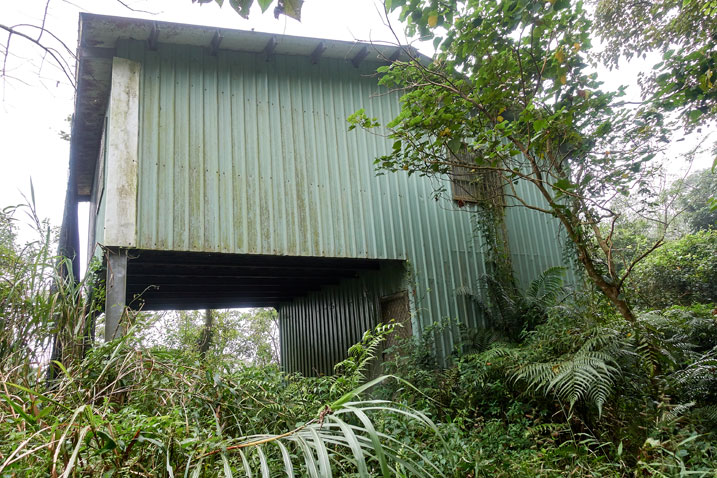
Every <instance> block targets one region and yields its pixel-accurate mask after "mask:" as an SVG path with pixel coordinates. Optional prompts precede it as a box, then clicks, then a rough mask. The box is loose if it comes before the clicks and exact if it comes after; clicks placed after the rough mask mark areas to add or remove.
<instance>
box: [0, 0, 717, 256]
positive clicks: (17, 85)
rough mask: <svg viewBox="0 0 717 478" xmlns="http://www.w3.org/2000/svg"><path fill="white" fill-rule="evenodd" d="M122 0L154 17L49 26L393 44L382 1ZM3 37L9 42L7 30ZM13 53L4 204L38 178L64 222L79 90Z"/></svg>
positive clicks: (66, 14)
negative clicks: (207, 30)
mask: <svg viewBox="0 0 717 478" xmlns="http://www.w3.org/2000/svg"><path fill="white" fill-rule="evenodd" d="M123 1H124V3H126V4H128V5H129V6H131V7H132V8H135V9H137V10H144V11H146V12H152V13H153V14H152V13H146V12H139V11H131V10H129V9H127V8H126V7H124V6H122V4H121V3H120V2H119V1H118V0H72V1H70V0H50V2H49V11H48V16H47V24H46V28H47V30H48V31H51V32H53V33H55V34H56V35H57V36H58V37H60V38H61V39H62V40H63V41H64V42H65V44H66V45H67V46H68V47H69V48H70V49H71V50H72V51H74V50H75V48H76V44H77V23H78V13H79V12H80V11H86V12H92V13H101V14H109V15H119V16H134V17H143V18H154V19H158V20H163V21H176V22H182V23H195V24H205V25H213V26H219V27H224V28H238V29H252V28H253V29H256V30H258V31H267V32H274V33H280V34H281V33H286V34H291V35H300V36H311V37H322V38H332V39H343V40H372V41H393V37H392V34H391V33H390V31H389V30H388V28H387V27H386V26H385V25H384V24H383V21H382V18H381V15H380V13H379V11H380V10H381V9H382V7H381V2H380V1H379V0H306V2H305V4H304V8H303V12H302V22H301V23H299V22H296V21H294V20H292V19H288V18H286V17H283V16H282V17H280V18H279V20H276V19H274V16H273V15H272V14H271V11H268V12H267V13H265V14H263V15H262V14H261V13H260V11H259V10H258V8H256V11H254V12H252V15H251V16H250V19H249V20H245V19H243V18H241V17H240V16H239V15H237V14H235V13H234V11H233V10H231V9H230V8H229V7H228V5H227V6H225V7H224V8H223V9H220V8H219V7H218V6H217V5H215V4H214V3H212V4H207V5H202V6H199V5H198V4H192V3H191V1H190V0H123ZM226 3H229V2H226ZM47 4H48V2H47V0H21V1H8V0H0V23H2V24H5V25H17V24H32V25H39V24H40V23H41V21H42V18H43V12H44V10H45V7H46V5H47ZM26 31H27V32H28V33H31V32H32V30H26ZM1 38H2V40H1V41H2V42H3V43H4V42H5V38H4V35H3V36H2V37H1ZM43 38H44V39H48V37H47V35H45V36H44V37H43ZM56 45H57V44H53V46H56ZM2 48H3V49H4V45H3V47H2ZM10 52H11V56H10V57H9V58H8V61H7V64H6V76H7V78H6V79H5V80H4V81H3V80H0V207H5V206H8V205H12V204H18V203H21V202H23V199H22V193H25V194H26V195H28V196H29V191H30V178H32V181H33V183H34V187H35V195H36V199H37V209H38V214H39V216H40V217H43V218H49V219H50V221H51V223H52V225H53V226H59V225H60V223H61V220H62V208H63V201H64V195H65V186H66V177H67V167H68V158H69V143H68V142H67V141H64V140H62V139H61V138H60V135H59V132H60V130H65V131H69V123H67V122H66V118H67V117H68V116H69V115H70V114H71V113H72V106H73V95H74V91H73V89H72V87H71V86H70V84H69V81H68V80H67V79H66V78H65V77H64V76H63V74H62V72H61V71H60V70H58V69H57V68H56V66H55V65H54V64H53V63H52V62H51V61H49V60H48V59H43V58H42V57H41V56H40V55H39V52H38V50H37V49H36V48H34V47H33V46H32V45H30V44H28V43H27V42H26V41H24V40H22V39H20V38H17V37H14V38H13V40H12V43H11V45H10ZM424 53H427V54H429V55H430V54H431V53H432V52H431V51H424ZM72 68H74V65H72ZM636 69H637V68H636V67H635V66H634V65H633V68H631V69H630V70H625V69H623V70H622V71H621V72H611V73H607V72H606V73H605V75H604V78H603V79H604V80H606V81H607V83H608V85H609V86H610V87H616V86H618V85H619V84H621V83H628V82H633V83H634V82H635V80H636ZM73 71H74V70H73ZM636 91H637V90H636V89H633V92H636ZM709 161H710V159H709V157H707V156H705V157H704V158H702V159H701V160H700V162H699V164H698V165H696V166H698V167H700V168H704V167H708V166H709ZM693 169H694V168H693ZM82 216H84V214H82ZM82 219H85V218H84V217H81V220H82ZM83 239H84V238H83ZM82 251H83V252H84V247H83V248H82Z"/></svg>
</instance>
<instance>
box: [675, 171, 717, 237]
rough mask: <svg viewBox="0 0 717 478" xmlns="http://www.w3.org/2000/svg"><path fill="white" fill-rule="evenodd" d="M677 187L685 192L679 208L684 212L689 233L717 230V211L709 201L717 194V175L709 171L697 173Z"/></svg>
mask: <svg viewBox="0 0 717 478" xmlns="http://www.w3.org/2000/svg"><path fill="white" fill-rule="evenodd" d="M675 187H681V188H683V189H684V192H683V193H682V194H681V195H680V196H679V197H678V200H677V207H678V208H679V209H680V210H681V211H682V214H683V216H684V220H685V222H686V223H687V225H688V226H689V232H697V231H704V230H708V229H715V228H717V209H714V208H712V207H711V205H710V203H709V199H710V198H711V197H713V196H714V195H715V194H717V175H716V174H714V173H713V172H712V171H710V170H709V169H705V170H702V171H696V172H694V173H693V174H691V175H689V176H688V177H686V178H685V179H684V180H683V181H680V182H679V183H678V184H677V185H676V186H675Z"/></svg>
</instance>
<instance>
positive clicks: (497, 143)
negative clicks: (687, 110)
mask: <svg viewBox="0 0 717 478" xmlns="http://www.w3.org/2000/svg"><path fill="white" fill-rule="evenodd" d="M387 7H388V8H389V10H396V9H399V10H400V18H401V20H402V21H405V22H406V24H407V29H408V33H409V34H416V35H420V36H421V37H422V38H424V39H425V38H433V40H434V45H435V46H436V47H437V48H438V50H439V52H438V54H437V55H436V56H435V58H434V59H433V61H430V62H428V61H427V60H425V59H423V58H420V57H416V56H415V55H411V59H410V60H409V61H396V62H393V63H392V64H391V65H389V66H385V67H381V68H379V72H380V73H381V74H382V77H381V80H380V81H381V84H382V85H384V86H386V87H388V88H391V89H397V90H401V91H403V92H404V95H403V97H402V99H401V112H400V113H399V115H398V116H397V117H396V118H394V119H393V120H392V121H391V122H389V123H388V124H387V125H385V126H386V128H387V129H388V136H389V137H390V138H391V140H393V141H394V144H393V149H392V151H391V152H390V153H389V154H387V155H384V156H382V157H380V158H378V159H377V160H376V163H377V166H378V167H379V168H381V169H385V170H389V171H400V170H406V171H408V173H409V174H419V175H428V176H435V177H438V178H439V179H443V180H445V179H447V178H449V177H450V176H451V174H452V172H453V168H455V167H465V168H469V169H471V170H473V171H475V172H476V174H478V173H487V172H490V173H493V174H497V175H498V177H499V178H500V180H499V182H500V186H501V187H500V188H499V190H502V192H503V193H504V194H505V196H506V203H507V204H508V206H510V207H514V206H521V207H527V208H529V209H532V210H535V211H539V212H542V213H545V214H548V215H550V216H552V217H555V218H556V219H557V220H558V221H559V222H560V224H561V226H562V227H563V229H564V231H565V233H566V236H567V237H568V239H569V240H570V241H571V243H572V244H573V245H574V247H575V249H576V258H577V259H578V260H579V262H580V263H581V264H582V266H583V267H584V269H585V271H586V273H587V275H588V277H589V278H590V280H591V281H593V283H594V284H595V285H596V286H597V287H598V289H599V290H600V291H601V292H602V293H603V294H605V296H606V297H608V299H609V300H610V301H611V302H612V303H613V304H614V305H615V307H617V308H618V310H619V311H620V313H621V314H622V315H623V316H624V317H625V318H626V319H628V320H634V314H633V312H632V310H631V308H630V306H629V304H628V303H627V302H626V301H625V300H624V295H623V294H622V290H623V285H624V281H625V278H626V276H627V275H629V273H630V271H631V268H630V267H628V268H625V269H623V270H622V271H619V270H618V268H617V267H616V265H615V264H616V261H617V260H618V259H619V258H618V257H616V252H617V251H614V250H613V248H612V245H611V239H612V237H611V235H610V229H608V232H607V234H604V233H603V231H601V229H600V225H601V224H602V223H604V222H608V223H609V222H612V221H615V220H616V219H617V217H618V216H617V214H616V213H615V211H612V210H611V209H610V202H611V199H612V198H614V197H615V196H620V195H622V196H627V195H628V194H629V193H630V192H631V191H640V192H641V193H642V194H644V195H646V196H649V195H650V194H651V191H652V183H651V181H652V179H651V178H652V175H653V173H654V164H653V158H654V157H655V155H656V154H657V153H658V152H659V151H660V150H661V149H662V148H663V145H662V143H661V142H662V141H663V139H662V136H661V135H662V133H663V129H662V119H661V117H660V115H659V114H655V113H654V112H646V113H644V114H641V115H638V116H636V115H635V114H634V112H633V111H631V110H629V109H627V108H625V107H624V106H625V105H624V104H623V103H622V102H621V100H620V97H621V96H622V91H618V92H605V91H603V90H602V89H601V83H600V82H599V81H598V79H597V75H596V74H595V73H594V72H592V71H590V70H589V68H588V60H589V59H590V57H589V54H590V49H591V40H590V32H591V30H590V29H591V23H590V21H589V19H588V16H587V14H586V12H585V11H584V10H583V8H582V3H581V2H570V1H567V0H558V1H554V2H534V1H532V0H510V1H509V0H504V1H486V2H477V1H458V2H433V1H428V0H410V1H406V0H394V1H392V2H387ZM408 53H409V54H410V51H408ZM350 121H351V122H352V126H362V127H367V128H372V127H376V126H378V121H377V120H375V119H373V118H371V117H370V116H369V115H368V114H367V113H366V112H365V111H359V112H357V113H356V114H355V115H353V116H352V117H351V118H350ZM443 184H445V182H444V183H443ZM444 189H445V188H444ZM536 197H537V198H539V199H538V200H535V199H534V198H536ZM637 259H638V260H639V258H637Z"/></svg>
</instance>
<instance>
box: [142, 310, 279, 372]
mask: <svg viewBox="0 0 717 478" xmlns="http://www.w3.org/2000/svg"><path fill="white" fill-rule="evenodd" d="M277 322H278V319H277V312H276V310H275V309H271V308H256V309H249V310H238V309H228V310H211V311H209V310H206V311H200V310H193V311H192V310H190V311H180V312H178V313H170V314H166V315H164V316H162V317H160V319H159V322H157V325H155V326H154V327H153V328H152V329H150V330H149V333H148V335H147V337H146V338H147V340H148V341H149V342H150V344H153V345H159V346H166V347H169V348H172V349H186V350H196V351H198V352H199V354H200V356H202V357H205V356H206V357H209V358H211V359H216V360H221V361H225V362H226V363H232V362H234V361H236V360H240V361H244V362H247V363H252V364H254V365H258V366H263V365H268V364H271V363H276V364H278V363H279V328H278V323H277ZM158 332H159V333H158Z"/></svg>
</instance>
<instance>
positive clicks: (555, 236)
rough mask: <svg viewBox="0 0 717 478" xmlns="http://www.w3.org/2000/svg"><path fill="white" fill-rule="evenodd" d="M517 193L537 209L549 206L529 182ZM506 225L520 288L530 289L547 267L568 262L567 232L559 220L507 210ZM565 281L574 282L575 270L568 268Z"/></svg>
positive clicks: (530, 212)
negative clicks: (529, 285) (529, 286)
mask: <svg viewBox="0 0 717 478" xmlns="http://www.w3.org/2000/svg"><path fill="white" fill-rule="evenodd" d="M516 191H517V192H518V194H520V196H521V197H522V198H523V200H524V201H525V202H526V203H528V204H533V205H536V206H538V207H546V205H547V203H546V201H545V199H544V198H543V197H542V196H541V195H540V192H539V191H538V190H537V188H536V187H535V186H534V185H532V184H530V183H527V182H525V181H521V182H520V183H519V184H518V185H517V186H516ZM513 201H515V200H513ZM509 204H510V203H509ZM505 223H506V228H507V230H508V240H509V243H510V253H511V254H510V255H511V260H512V262H513V270H514V273H515V276H516V278H517V279H518V282H519V284H520V286H521V287H523V288H525V287H527V286H528V284H530V282H531V281H532V280H533V279H535V278H536V277H537V276H538V275H540V274H541V273H542V272H543V271H545V270H546V269H547V268H549V267H553V266H556V265H561V264H564V263H565V262H566V261H565V259H564V257H566V256H567V254H566V252H565V240H566V239H565V231H564V230H562V228H561V227H560V223H559V222H558V220H557V219H554V218H553V217H551V216H549V215H548V214H545V213H541V212H535V211H531V210H529V209H527V208H525V207H508V208H506V215H505ZM566 281H567V282H568V283H570V282H574V281H575V277H574V273H573V271H572V269H568V271H567V273H566Z"/></svg>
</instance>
